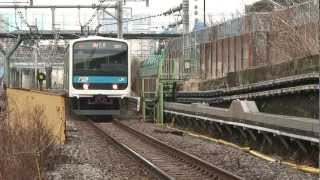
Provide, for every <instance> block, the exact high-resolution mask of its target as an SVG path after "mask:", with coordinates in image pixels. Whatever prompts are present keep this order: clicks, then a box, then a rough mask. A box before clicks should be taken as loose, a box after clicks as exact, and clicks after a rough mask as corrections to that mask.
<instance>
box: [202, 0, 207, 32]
mask: <svg viewBox="0 0 320 180" xmlns="http://www.w3.org/2000/svg"><path fill="white" fill-rule="evenodd" d="M203 24H204V25H203V26H204V27H206V26H207V23H206V0H203Z"/></svg>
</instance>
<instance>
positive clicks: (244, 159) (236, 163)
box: [122, 120, 318, 180]
mask: <svg viewBox="0 0 320 180" xmlns="http://www.w3.org/2000/svg"><path fill="white" fill-rule="evenodd" d="M122 122H124V123H126V124H128V125H130V126H131V127H134V128H135V129H137V130H139V131H142V132H144V133H147V134H149V135H151V136H153V137H155V138H157V139H160V140H162V141H164V142H166V143H168V144H170V145H172V146H174V147H177V148H179V149H181V150H184V151H186V152H189V153H191V154H194V155H196V156H198V157H200V158H202V159H204V160H206V161H208V162H210V163H212V164H214V165H217V166H218V167H221V168H223V169H226V170H228V171H230V172H234V173H236V174H237V175H239V176H241V177H244V178H245V179H259V180H260V179H262V180H271V179H272V180H307V179H318V176H316V175H312V174H307V173H304V172H301V171H298V170H295V169H293V168H291V167H288V166H285V165H280V164H278V163H273V162H268V161H265V160H262V159H259V158H257V157H255V156H252V155H250V154H247V153H245V152H243V151H241V150H238V149H235V148H232V147H229V146H225V145H221V144H216V143H213V142H207V141H204V140H201V139H198V138H194V137H191V136H188V135H184V136H179V135H173V134H171V133H159V131H158V130H166V128H160V127H157V126H155V125H154V124H152V123H143V122H141V121H137V120H131V121H122ZM167 130H169V129H167Z"/></svg>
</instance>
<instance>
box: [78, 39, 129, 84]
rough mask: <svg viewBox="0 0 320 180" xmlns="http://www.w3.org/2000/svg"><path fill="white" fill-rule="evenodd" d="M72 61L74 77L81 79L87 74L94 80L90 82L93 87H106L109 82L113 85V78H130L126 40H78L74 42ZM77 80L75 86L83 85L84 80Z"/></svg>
mask: <svg viewBox="0 0 320 180" xmlns="http://www.w3.org/2000/svg"><path fill="white" fill-rule="evenodd" d="M72 61H73V62H72V64H73V71H72V72H73V77H74V78H75V79H77V78H78V79H80V77H81V76H87V77H88V79H89V80H90V79H92V81H93V82H92V83H90V84H92V85H91V87H98V86H99V87H102V86H103V87H105V86H108V85H106V84H108V83H109V84H111V85H112V83H113V82H110V81H111V80H115V81H116V80H117V78H119V79H123V78H125V79H127V78H128V46H127V44H126V43H124V42H119V41H112V40H87V41H81V42H76V43H74V44H73V58H72ZM111 76H112V77H111ZM90 77H91V78H90ZM110 77H111V78H110ZM75 81H76V82H74V83H73V84H74V86H79V87H81V83H82V82H77V80H75ZM98 81H99V82H98ZM125 82H127V80H126V81H125ZM95 84H96V85H95ZM122 84H125V83H122ZM123 87H125V86H123ZM97 89H98V88H97Z"/></svg>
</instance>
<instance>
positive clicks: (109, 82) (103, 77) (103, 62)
mask: <svg viewBox="0 0 320 180" xmlns="http://www.w3.org/2000/svg"><path fill="white" fill-rule="evenodd" d="M128 46H129V45H128V43H127V42H126V41H125V40H122V39H115V38H104V37H98V36H93V37H86V38H79V39H76V40H73V41H71V42H70V44H69V46H68V48H67V51H68V52H67V53H66V60H67V61H66V62H67V65H66V72H67V73H66V75H67V76H66V82H68V83H66V84H67V87H66V88H67V91H68V96H69V100H70V105H71V110H72V111H73V113H75V114H77V115H118V114H120V110H121V108H123V107H122V106H124V105H123V104H125V103H123V102H125V100H126V98H127V97H129V96H130V89H131V88H130V87H131V84H130V79H131V78H130V72H131V71H130V54H129V52H128V49H129V47H128Z"/></svg>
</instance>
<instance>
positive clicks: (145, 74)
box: [140, 53, 176, 124]
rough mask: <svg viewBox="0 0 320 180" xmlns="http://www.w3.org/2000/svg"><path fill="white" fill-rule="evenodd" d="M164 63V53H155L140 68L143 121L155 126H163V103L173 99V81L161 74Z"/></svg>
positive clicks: (174, 82)
mask: <svg viewBox="0 0 320 180" xmlns="http://www.w3.org/2000/svg"><path fill="white" fill-rule="evenodd" d="M164 61H165V56H164V53H159V54H156V53H155V54H152V55H150V56H149V57H148V59H147V60H145V61H144V63H143V64H142V65H141V67H140V79H141V97H142V113H143V119H144V120H145V121H147V120H152V121H154V122H155V123H157V124H163V101H164V99H170V98H171V99H173V98H174V91H175V84H176V81H175V79H173V78H168V76H166V75H164V74H163V69H164ZM173 62H174V61H173ZM171 77H175V75H174V73H173V74H172V76H171Z"/></svg>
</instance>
